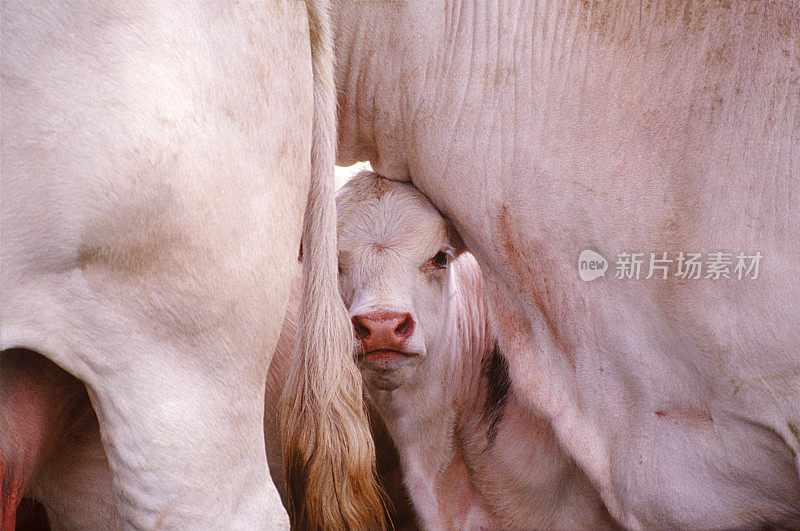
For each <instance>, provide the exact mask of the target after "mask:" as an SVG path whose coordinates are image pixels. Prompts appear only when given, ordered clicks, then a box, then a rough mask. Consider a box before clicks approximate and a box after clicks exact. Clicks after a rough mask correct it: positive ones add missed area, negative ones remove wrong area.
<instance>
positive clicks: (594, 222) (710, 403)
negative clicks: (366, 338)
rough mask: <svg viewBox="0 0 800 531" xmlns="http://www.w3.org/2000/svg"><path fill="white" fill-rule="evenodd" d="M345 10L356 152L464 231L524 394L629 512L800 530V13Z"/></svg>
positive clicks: (694, 4) (339, 8)
mask: <svg viewBox="0 0 800 531" xmlns="http://www.w3.org/2000/svg"><path fill="white" fill-rule="evenodd" d="M333 20H334V27H335V31H334V33H335V36H336V41H335V51H336V62H335V64H336V73H335V79H336V85H337V96H338V103H339V105H338V124H339V129H338V131H339V133H338V139H339V142H338V152H337V160H338V163H339V164H344V165H347V164H352V163H353V162H355V161H359V160H368V161H370V163H371V165H372V168H373V169H374V170H375V172H377V173H378V174H380V175H382V176H384V177H386V178H389V179H393V180H399V181H409V182H411V183H413V184H414V185H415V186H416V187H417V188H418V189H419V190H420V191H421V192H422V193H423V194H424V195H425V196H426V197H428V198H429V199H430V201H431V202H432V203H433V204H434V205H435V206H436V207H437V209H438V210H439V211H441V212H442V214H444V215H445V216H446V217H447V218H448V219H449V220H450V221H451V222H452V224H453V226H454V228H455V229H456V230H457V231H458V233H459V235H460V236H461V237H462V239H463V241H464V242H465V244H466V245H467V247H468V248H469V249H470V251H471V252H472V253H473V254H474V256H475V258H476V260H477V261H478V263H479V264H480V266H481V270H482V271H483V273H484V281H485V283H486V289H487V293H488V299H489V301H490V302H491V304H492V306H493V311H492V315H495V316H496V318H497V323H496V326H495V328H494V329H495V330H496V333H497V335H498V338H499V346H500V350H501V352H502V353H503V355H504V356H505V358H506V360H507V363H508V373H509V379H510V387H511V389H512V390H513V391H514V392H515V393H516V396H517V397H518V399H519V401H520V403H521V405H522V407H524V408H525V409H526V410H527V411H529V412H533V413H536V414H541V415H543V416H544V417H545V418H547V419H549V421H550V422H551V425H552V427H553V429H554V432H555V435H556V437H557V439H558V441H559V443H560V444H561V446H562V447H563V448H564V450H565V451H566V452H567V453H568V454H569V455H570V456H572V457H573V458H574V459H575V460H576V462H577V463H578V465H579V466H580V467H581V468H582V470H584V472H585V473H586V474H587V475H588V477H589V478H590V480H591V482H592V483H593V484H594V485H595V486H596V487H597V488H598V489H599V491H600V494H601V497H602V498H603V501H604V502H605V505H606V507H607V508H608V509H609V512H610V513H611V514H612V516H613V517H614V518H615V519H616V520H618V521H619V522H620V523H622V524H623V525H625V526H627V527H630V528H675V527H678V528H752V527H760V526H764V525H767V526H768V525H775V526H785V527H798V526H800V479H799V473H798V465H799V464H800V461H799V460H800V311H798V301H800V269H799V268H798V267H797V264H798V263H800V238H798V234H800V218H798V216H797V215H796V212H798V210H800V195H798V194H797V189H798V186H799V185H800V183H799V182H798V178H799V176H800V90H799V89H800V79H799V78H798V72H800V6H798V4H797V2H788V1H776V2H749V1H746V0H730V1H725V2H716V1H711V0H689V1H682V2H676V1H673V0H656V1H653V2H641V1H638V0H601V1H592V2H587V1H581V0H548V1H537V0H521V1H519V2H511V3H508V2H465V1H462V0H435V1H432V2H429V1H421V0H410V1H408V2H399V3H391V2H384V3H380V2H373V3H369V4H368V5H367V6H366V7H365V6H364V5H363V3H361V2H355V1H352V0H337V1H336V2H334V5H333ZM584 251H587V252H588V253H589V254H588V255H587V256H590V257H595V255H599V256H600V258H602V260H601V259H599V258H598V259H594V260H590V259H587V260H585V262H586V264H587V267H588V264H589V262H591V263H592V265H593V266H594V267H596V268H597V269H596V270H594V271H592V270H587V271H586V272H585V273H586V275H583V276H582V275H581V271H580V270H579V268H578V260H579V257H580V256H581V254H583V253H584ZM739 256H741V257H742V259H744V260H745V270H744V271H743V269H742V268H739V269H738V272H737V268H736V266H737V262H738V261H739V259H738V258H737V257H739ZM759 256H761V257H762V258H763V260H761V261H760V269H758V270H757V268H756V266H757V265H758V264H759V262H758V257H759ZM687 261H693V263H694V264H695V266H693V267H692V269H691V271H688V272H687V266H686V264H687ZM603 264H605V265H603ZM637 264H638V265H637ZM651 264H653V265H655V266H656V267H651ZM697 264H700V266H702V270H699V269H698V267H697ZM637 268H640V269H639V270H637ZM747 271H749V273H747ZM589 273H591V274H589ZM603 273H605V274H604V276H603ZM742 273H747V274H742ZM596 275H601V276H599V278H597V277H596ZM648 276H650V278H649V279H648V278H647V277H648ZM591 277H594V278H595V280H592V281H589V280H588V279H589V278H591ZM584 278H586V279H587V280H584Z"/></svg>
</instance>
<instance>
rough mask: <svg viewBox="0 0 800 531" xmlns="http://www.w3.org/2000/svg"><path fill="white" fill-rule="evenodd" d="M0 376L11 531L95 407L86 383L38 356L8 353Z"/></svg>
mask: <svg viewBox="0 0 800 531" xmlns="http://www.w3.org/2000/svg"><path fill="white" fill-rule="evenodd" d="M0 374H2V382H1V384H0V427H2V430H3V437H2V439H0V516H1V517H2V521H1V522H0V530H2V531H12V530H13V529H14V528H15V526H16V512H17V507H18V506H19V503H20V501H21V500H22V497H23V495H24V494H25V490H26V489H27V487H28V483H29V482H30V480H31V478H32V477H33V476H34V475H35V474H36V471H37V469H38V468H39V466H40V465H41V464H42V463H44V462H45V461H46V460H47V459H48V458H49V457H50V456H52V455H53V454H54V452H55V450H56V449H57V448H58V446H59V444H60V442H61V441H62V440H63V437H64V436H65V435H66V434H67V433H68V432H69V430H70V429H71V428H72V427H73V426H74V425H75V422H77V421H80V420H81V419H83V418H84V417H85V414H86V413H87V412H89V411H91V410H90V409H89V408H90V407H91V406H90V404H89V398H88V396H87V395H86V389H85V388H84V386H83V383H81V382H80V381H79V380H77V379H75V378H74V377H72V376H70V375H69V374H68V373H67V372H65V371H63V370H62V369H60V368H59V367H58V366H56V365H55V364H54V363H52V362H51V361H49V360H47V359H46V358H44V357H43V356H40V355H38V354H35V353H32V352H28V351H24V350H10V351H6V352H4V353H3V354H2V355H0Z"/></svg>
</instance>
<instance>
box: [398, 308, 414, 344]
mask: <svg viewBox="0 0 800 531" xmlns="http://www.w3.org/2000/svg"><path fill="white" fill-rule="evenodd" d="M413 332H414V319H412V318H411V314H410V313H407V314H405V316H404V317H403V320H402V321H401V322H400V324H399V325H397V328H395V329H394V333H395V335H397V337H400V338H402V339H407V338H408V337H409V336H411V334H412V333H413Z"/></svg>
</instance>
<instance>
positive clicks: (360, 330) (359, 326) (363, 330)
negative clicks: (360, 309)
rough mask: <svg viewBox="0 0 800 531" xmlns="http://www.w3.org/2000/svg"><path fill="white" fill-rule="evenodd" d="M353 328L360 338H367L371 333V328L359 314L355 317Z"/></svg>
mask: <svg viewBox="0 0 800 531" xmlns="http://www.w3.org/2000/svg"><path fill="white" fill-rule="evenodd" d="M353 328H354V329H355V331H356V335H357V336H358V337H359V338H360V339H367V338H368V337H369V335H370V331H369V328H367V327H366V326H364V324H363V323H362V322H361V317H359V316H355V317H353Z"/></svg>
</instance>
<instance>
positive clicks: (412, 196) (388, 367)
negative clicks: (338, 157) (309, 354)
mask: <svg viewBox="0 0 800 531" xmlns="http://www.w3.org/2000/svg"><path fill="white" fill-rule="evenodd" d="M336 202H337V207H338V210H339V283H340V286H341V290H342V295H343V297H344V299H345V303H346V304H347V307H348V309H349V311H350V316H351V318H352V320H353V327H354V329H355V333H356V337H357V351H356V357H357V362H358V365H359V368H360V369H361V373H362V375H363V376H364V380H365V382H366V384H367V386H369V387H372V388H378V389H384V390H393V389H396V388H397V387H399V386H401V385H403V384H405V383H407V382H409V381H410V380H412V379H413V378H415V377H417V376H418V372H419V368H420V366H421V365H423V364H424V363H425V360H426V359H427V357H428V354H429V353H430V352H431V349H432V347H433V346H434V345H435V344H436V343H437V342H438V341H440V340H441V335H442V331H443V328H444V319H445V316H446V314H447V308H446V306H447V302H448V300H449V296H448V294H449V275H448V266H449V265H450V263H451V261H452V260H453V259H454V258H455V257H456V256H457V255H458V254H460V253H461V252H462V250H463V247H464V246H463V243H462V242H461V240H460V238H459V237H458V235H457V233H456V232H455V231H454V230H453V229H452V227H451V226H450V225H449V224H448V223H447V221H446V220H445V219H444V218H443V217H442V216H441V214H439V212H438V211H437V210H436V208H435V207H434V206H433V205H432V204H431V203H430V202H429V201H428V200H427V199H426V198H425V196H423V195H422V194H421V193H420V192H419V191H417V190H416V189H415V188H414V187H412V186H410V185H408V184H405V183H400V182H394V181H388V180H386V179H383V178H381V177H378V176H377V175H375V174H373V173H371V172H362V173H360V174H358V175H357V176H355V177H353V179H351V180H350V181H349V182H348V183H347V184H346V185H345V186H344V187H343V188H342V189H341V190H340V192H339V194H338V196H337V198H336Z"/></svg>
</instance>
